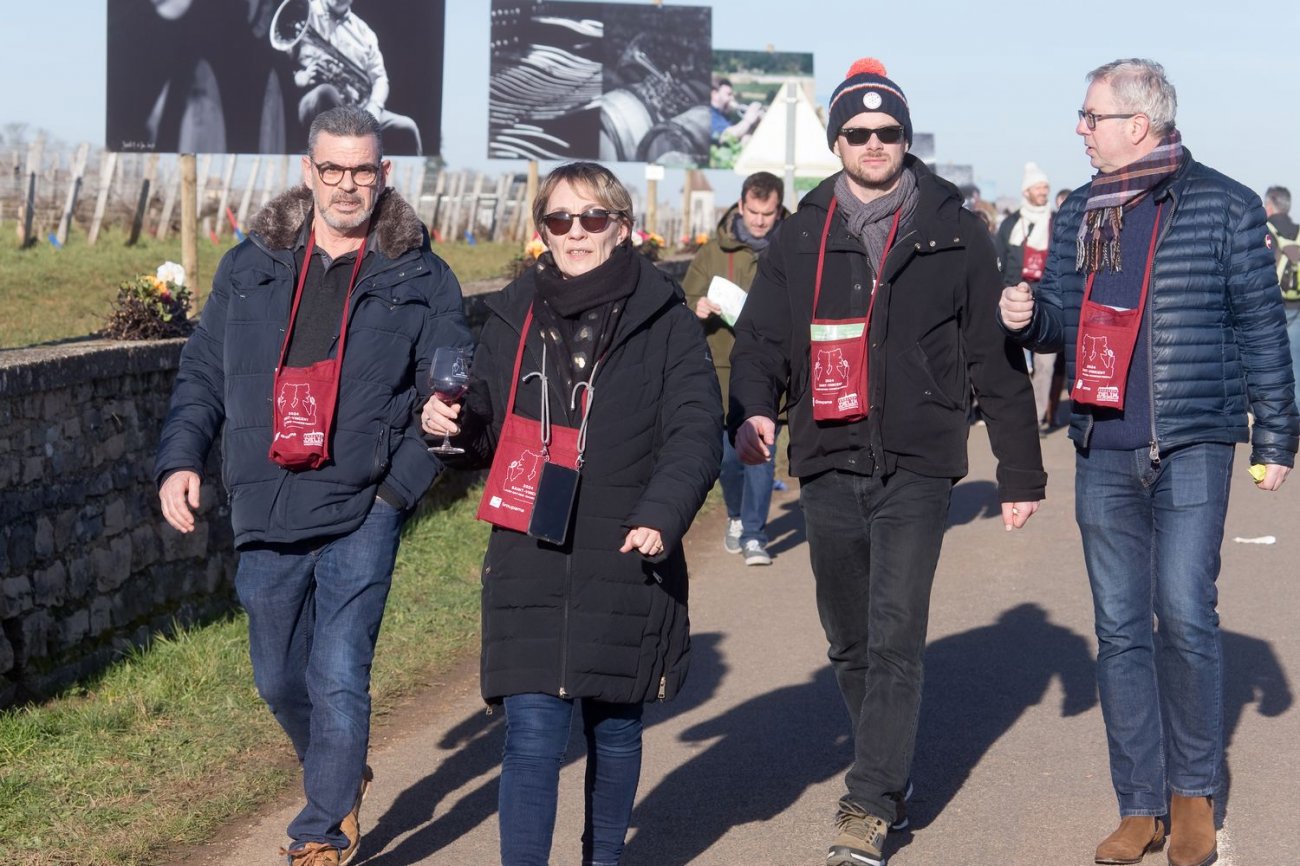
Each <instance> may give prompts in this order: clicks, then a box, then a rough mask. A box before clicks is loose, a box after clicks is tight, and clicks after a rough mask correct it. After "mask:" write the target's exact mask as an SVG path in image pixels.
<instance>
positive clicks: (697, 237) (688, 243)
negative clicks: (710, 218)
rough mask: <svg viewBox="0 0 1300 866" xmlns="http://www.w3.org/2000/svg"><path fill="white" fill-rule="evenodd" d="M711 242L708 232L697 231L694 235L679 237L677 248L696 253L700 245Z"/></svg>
mask: <svg viewBox="0 0 1300 866" xmlns="http://www.w3.org/2000/svg"><path fill="white" fill-rule="evenodd" d="M708 242H709V233H708V232H696V233H695V234H693V235H682V236H681V237H680V238H678V239H677V248H678V249H679V250H680V251H681V252H684V253H691V254H693V253H696V252H698V251H699V249H700V247H702V246H704V245H705V244H707V243H708Z"/></svg>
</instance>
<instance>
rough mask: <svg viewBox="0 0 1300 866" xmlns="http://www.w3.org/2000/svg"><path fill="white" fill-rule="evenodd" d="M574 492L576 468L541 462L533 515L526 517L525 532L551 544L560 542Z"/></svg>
mask: <svg viewBox="0 0 1300 866" xmlns="http://www.w3.org/2000/svg"><path fill="white" fill-rule="evenodd" d="M577 495H578V470H576V469H570V468H569V467H567V466H560V465H559V464H557V463H546V464H544V465H543V466H542V477H541V480H539V481H538V482H537V499H535V500H534V501H533V516H532V517H531V518H529V520H528V534H529V535H531V536H532V537H533V538H540V539H541V540H542V541H549V542H550V543H551V544H564V541H565V539H566V538H568V536H569V523H570V518H571V517H572V516H573V501H574V499H575V498H576V497H577Z"/></svg>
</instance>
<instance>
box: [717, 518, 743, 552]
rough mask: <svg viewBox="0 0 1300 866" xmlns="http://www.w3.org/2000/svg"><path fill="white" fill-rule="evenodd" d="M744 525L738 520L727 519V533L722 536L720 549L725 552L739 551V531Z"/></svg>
mask: <svg viewBox="0 0 1300 866" xmlns="http://www.w3.org/2000/svg"><path fill="white" fill-rule="evenodd" d="M742 531H744V527H742V526H741V525H740V521H739V520H728V521H727V534H726V535H724V536H722V549H723V550H725V551H727V553H740V533H741V532H742Z"/></svg>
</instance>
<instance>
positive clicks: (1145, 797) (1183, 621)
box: [1075, 443, 1233, 817]
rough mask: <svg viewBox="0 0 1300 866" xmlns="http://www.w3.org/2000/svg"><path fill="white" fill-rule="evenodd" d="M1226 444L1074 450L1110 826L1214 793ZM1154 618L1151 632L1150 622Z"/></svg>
mask: <svg viewBox="0 0 1300 866" xmlns="http://www.w3.org/2000/svg"><path fill="white" fill-rule="evenodd" d="M1232 452H1233V448H1232V446H1231V445H1224V444H1218V443H1206V444H1201V445H1190V446H1187V447H1185V448H1179V449H1178V450H1176V451H1172V452H1170V453H1168V454H1166V455H1164V456H1163V457H1162V458H1161V459H1160V463H1159V465H1157V466H1153V465H1152V464H1151V460H1150V456H1149V454H1148V450H1147V449H1146V448H1140V449H1138V450H1136V451H1102V450H1098V449H1091V450H1089V451H1080V452H1078V453H1077V455H1076V458H1075V513H1076V516H1077V518H1078V521H1079V530H1080V533H1081V534H1082V537H1083V555H1084V561H1085V562H1086V563H1087V566H1088V581H1089V583H1091V585H1092V599H1093V611H1094V616H1095V619H1096V631H1097V645H1098V646H1097V686H1098V691H1099V692H1100V695H1101V709H1102V718H1103V719H1104V720H1105V722H1106V738H1107V741H1108V743H1109V747H1110V774H1111V783H1112V784H1113V785H1114V788H1115V796H1116V798H1117V799H1118V801H1119V812H1120V816H1121V817H1128V816H1131V815H1163V814H1164V813H1165V812H1166V804H1167V800H1168V793H1169V791H1173V792H1174V793H1176V794H1180V795H1182V796H1185V797H1199V796H1206V795H1210V794H1214V793H1216V789H1217V787H1218V785H1219V782H1220V768H1221V766H1222V763H1223V737H1224V728H1223V656H1222V651H1221V647H1220V639H1219V614H1218V611H1217V610H1216V609H1215V606H1216V604H1217V603H1218V588H1217V586H1216V584H1215V581H1216V579H1217V578H1218V576H1219V546H1220V545H1221V543H1222V542H1223V521H1224V516H1225V515H1226V513H1227V510H1228V487H1229V482H1230V473H1231V469H1232ZM1153 617H1155V618H1156V619H1158V620H1159V630H1158V631H1157V629H1156V627H1155V626H1154V625H1153V622H1152V618H1153Z"/></svg>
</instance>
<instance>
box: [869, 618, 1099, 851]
mask: <svg viewBox="0 0 1300 866" xmlns="http://www.w3.org/2000/svg"><path fill="white" fill-rule="evenodd" d="M925 672H926V673H925V676H926V680H925V689H924V693H923V698H922V705H921V719H920V724H919V727H918V731H917V739H916V757H915V760H914V762H913V765H912V778H913V780H914V782H915V785H916V792H917V793H916V797H915V799H914V800H913V801H912V803H911V808H910V809H909V810H908V814H909V817H910V818H911V821H912V827H913V828H915V829H920V828H923V827H925V826H926V825H927V824H929V823H930V822H931V821H933V820H934V818H935V817H936V816H938V815H939V814H940V813H941V812H943V810H944V809H945V808H946V807H947V806H948V804H949V803H950V802H951V801H952V799H953V797H954V796H956V794H957V792H958V791H960V790H961V788H962V787H963V786H964V785H965V784H966V780H967V779H968V778H970V775H971V772H972V771H973V770H974V768H975V767H976V766H977V765H978V764H979V762H980V760H981V759H982V758H983V757H984V755H985V754H986V753H987V752H988V750H989V749H990V748H991V747H992V746H993V744H994V743H996V742H997V741H998V739H1000V738H1001V737H1002V735H1003V734H1005V733H1006V732H1007V731H1008V730H1010V729H1011V727H1012V726H1013V725H1014V724H1015V723H1016V722H1017V721H1018V720H1019V719H1020V717H1021V716H1022V715H1023V714H1024V713H1025V711H1026V710H1028V709H1029V708H1030V707H1033V706H1035V705H1037V704H1038V703H1040V702H1041V701H1042V699H1043V695H1044V694H1045V693H1046V691H1047V687H1048V685H1049V684H1050V683H1051V681H1052V679H1053V678H1057V677H1059V678H1060V680H1061V685H1062V687H1063V690H1064V692H1065V696H1064V701H1063V705H1062V707H1061V715H1062V716H1074V715H1078V714H1079V713H1083V712H1087V711H1088V710H1090V709H1091V708H1092V707H1094V706H1095V705H1096V703H1097V697H1096V678H1095V675H1094V671H1093V659H1092V653H1091V650H1090V648H1089V645H1088V643H1087V641H1086V640H1084V638H1083V637H1081V636H1080V635H1078V634H1076V633H1074V632H1073V631H1071V630H1069V629H1067V628H1064V627H1062V626H1059V625H1055V624H1053V623H1052V622H1050V621H1049V620H1048V617H1047V612H1046V611H1044V610H1043V608H1041V607H1039V606H1038V605H1036V604H1021V605H1018V606H1016V607H1013V608H1011V609H1010V610H1007V611H1004V612H1003V613H1002V614H1001V615H1000V616H999V617H998V619H997V622H995V623H994V624H993V625H988V626H983V627H981V628H976V629H971V630H970V631H966V632H963V633H961V634H957V635H952V636H951V637H946V638H942V639H940V640H937V641H935V642H934V643H932V644H930V646H929V647H928V648H927V650H926V667H925ZM895 838H896V839H897V840H898V842H900V843H901V845H902V846H906V844H907V843H908V842H909V841H910V833H907V832H905V833H902V834H899V835H898V836H897V837H895Z"/></svg>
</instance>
